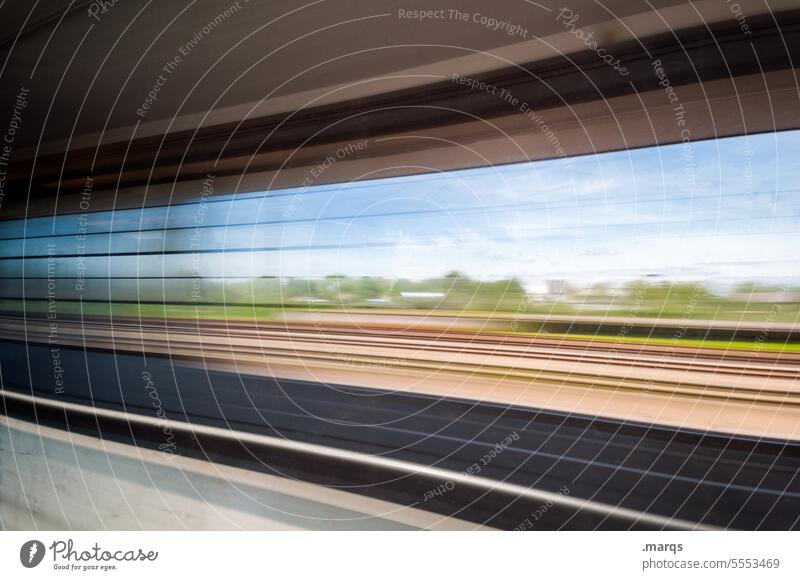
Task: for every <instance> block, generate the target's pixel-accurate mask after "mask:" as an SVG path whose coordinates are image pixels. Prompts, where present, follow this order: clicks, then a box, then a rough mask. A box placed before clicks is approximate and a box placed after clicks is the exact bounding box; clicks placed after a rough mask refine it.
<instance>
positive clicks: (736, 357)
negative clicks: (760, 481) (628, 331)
mask: <svg viewBox="0 0 800 580" xmlns="http://www.w3.org/2000/svg"><path fill="white" fill-rule="evenodd" d="M0 339H3V340H25V341H29V342H34V343H40V344H45V343H47V344H60V345H62V346H78V347H84V346H85V347H87V348H90V349H95V350H115V351H121V352H152V353H159V354H164V355H170V356H175V357H182V358H195V359H202V360H204V361H215V362H218V363H220V364H224V363H225V362H231V361H237V362H242V363H249V364H255V365H258V364H262V365H264V366H265V367H268V366H270V365H271V364H274V363H276V362H278V361H287V360H292V361H295V362H299V363H304V364H309V365H329V366H330V365H334V366H343V365H344V366H347V367H350V368H352V367H357V366H361V367H362V370H368V369H376V368H380V369H384V370H387V369H395V370H402V371H405V372H411V371H413V372H418V373H423V374H424V373H427V374H431V375H438V374H442V373H455V374H461V375H468V376H473V377H492V378H500V379H510V380H519V381H533V382H536V383H539V384H549V385H553V386H570V387H579V388H593V389H608V390H618V391H629V392H640V393H648V394H660V395H666V396H681V397H694V398H702V399H715V400H725V401H740V402H747V403H759V404H770V405H780V406H786V405H789V406H800V382H799V381H798V379H800V357H798V356H796V355H793V354H789V353H787V354H784V353H774V352H770V353H765V352H763V351H762V352H753V353H749V352H744V353H742V352H737V353H731V352H730V351H725V350H717V351H715V349H694V348H674V349H664V348H658V347H656V348H653V347H651V346H650V345H640V346H639V345H637V348H630V347H631V346H632V345H624V346H625V347H626V348H619V347H620V345H617V344H608V343H603V342H594V343H593V342H591V341H586V340H577V341H576V340H554V339H539V338H525V337H507V336H494V335H486V334H480V333H463V332H461V333H451V332H441V331H439V332H435V331H430V330H425V331H418V330H409V331H397V330H394V331H389V330H387V329H385V328H358V329H354V328H341V327H336V326H326V327H319V326H309V325H302V324H301V325H291V326H289V325H286V324H258V325H253V324H242V323H227V322H224V323H223V322H212V321H202V322H198V321H181V320H169V321H163V320H161V321H159V320H154V319H149V320H147V319H146V320H142V321H141V322H140V321H138V320H137V321H132V320H126V319H115V320H114V321H113V323H112V322H111V321H110V320H107V319H103V320H97V319H87V320H83V321H81V320H78V319H59V321H58V324H57V326H56V327H55V330H53V327H51V326H50V323H49V322H48V321H47V320H46V319H41V318H28V319H27V320H25V319H21V318H12V317H5V318H3V319H2V320H1V321H0Z"/></svg>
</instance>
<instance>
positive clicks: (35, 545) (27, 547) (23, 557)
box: [19, 540, 44, 568]
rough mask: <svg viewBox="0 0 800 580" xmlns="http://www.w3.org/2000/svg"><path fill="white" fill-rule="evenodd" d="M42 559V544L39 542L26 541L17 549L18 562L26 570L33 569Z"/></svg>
mask: <svg viewBox="0 0 800 580" xmlns="http://www.w3.org/2000/svg"><path fill="white" fill-rule="evenodd" d="M43 558H44V544H43V543H41V542H40V541H39V540H28V541H27V542H25V543H24V544H22V547H21V548H20V549H19V561H20V562H22V565H23V566H25V567H26V568H35V567H36V566H38V565H39V563H40V562H41V561H42V559H43Z"/></svg>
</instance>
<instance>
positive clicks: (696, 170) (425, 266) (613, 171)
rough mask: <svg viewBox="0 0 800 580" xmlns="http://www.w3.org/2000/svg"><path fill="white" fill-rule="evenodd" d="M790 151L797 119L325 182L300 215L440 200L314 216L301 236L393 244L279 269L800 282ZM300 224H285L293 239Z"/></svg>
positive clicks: (291, 255) (293, 259)
mask: <svg viewBox="0 0 800 580" xmlns="http://www.w3.org/2000/svg"><path fill="white" fill-rule="evenodd" d="M798 159H800V132H796V131H795V132H784V133H777V134H764V135H758V136H751V137H737V138H730V139H720V140H716V141H713V140H712V141H704V142H698V143H693V144H691V145H688V146H684V145H671V146H665V147H654V148H647V149H638V150H632V151H624V152H616V153H608V154H602V155H595V156H585V157H581V158H574V159H571V160H567V161H564V160H554V161H543V162H534V163H526V164H516V165H509V166H502V167H491V168H481V169H475V170H466V171H456V172H450V173H447V174H437V175H425V176H417V177H406V178H393V179H386V180H378V181H372V182H366V183H365V182H362V183H357V184H353V185H345V186H337V187H326V188H320V193H316V192H315V193H313V194H309V195H306V196H304V197H303V198H301V200H300V203H299V204H298V207H297V209H296V211H295V213H294V215H296V216H299V215H308V217H312V216H314V215H318V216H331V215H339V216H346V215H361V216H364V215H369V214H379V213H386V212H392V211H409V212H413V211H420V212H421V211H432V212H435V211H439V210H441V213H430V214H422V213H419V214H411V215H402V216H389V217H373V218H366V219H365V218H361V219H343V220H342V221H341V224H339V226H338V229H337V226H336V225H335V223H334V224H331V223H327V222H326V223H318V224H316V227H314V228H313V234H312V235H311V237H310V238H309V239H312V240H315V241H318V242H319V243H320V244H321V243H334V244H335V243H336V240H341V242H342V243H343V244H346V243H349V242H353V243H357V242H358V241H359V240H363V241H371V242H377V243H391V244H393V245H392V246H391V247H386V248H384V247H379V248H369V249H364V250H352V249H346V250H338V251H337V250H313V251H309V252H305V251H293V252H286V253H284V254H282V256H281V260H280V267H279V269H280V272H281V273H282V274H284V275H294V276H305V275H309V276H313V275H319V274H321V273H323V272H324V273H331V272H333V271H336V272H340V273H344V274H349V275H381V276H388V277H411V278H420V277H426V276H434V275H441V274H442V273H444V272H447V271H450V270H460V271H464V272H466V273H468V274H470V275H472V276H475V277H477V278H483V279H495V278H505V277H511V276H514V277H517V278H519V279H521V280H523V281H524V283H525V284H526V285H528V286H531V287H535V286H536V285H537V284H541V283H543V282H544V280H547V279H553V278H564V279H568V280H571V281H573V282H575V283H577V284H590V283H593V282H597V281H609V282H612V283H615V282H623V281H625V280H629V279H633V278H638V277H642V276H645V275H658V276H662V277H663V278H665V279H668V280H707V281H708V282H709V283H710V284H712V285H719V286H725V285H728V284H732V283H735V282H737V281H741V280H745V279H761V280H765V281H773V282H782V283H791V284H797V283H798V282H800V259H798V255H797V248H800V243H799V242H800V179H799V178H800V170H799V169H798V163H797V160H798ZM309 191H313V190H309ZM317 195H319V198H320V199H312V198H314V197H316V196H317ZM465 208H468V209H465ZM297 227H298V226H296V225H294V224H287V225H285V226H284V239H285V240H286V241H287V243H292V242H293V241H295V237H294V233H295V232H296V231H298V230H297V229H296V228H297ZM302 235H303V236H308V232H307V231H305V232H304V233H303V234H302Z"/></svg>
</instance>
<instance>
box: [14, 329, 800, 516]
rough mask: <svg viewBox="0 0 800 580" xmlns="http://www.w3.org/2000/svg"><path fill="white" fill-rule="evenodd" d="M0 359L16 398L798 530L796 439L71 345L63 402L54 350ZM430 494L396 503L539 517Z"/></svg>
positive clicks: (244, 460)
mask: <svg viewBox="0 0 800 580" xmlns="http://www.w3.org/2000/svg"><path fill="white" fill-rule="evenodd" d="M0 349H1V351H0V352H2V354H1V355H0V362H1V363H2V379H3V387H4V388H6V389H9V390H18V391H21V392H26V393H30V392H31V391H30V388H29V387H28V385H34V386H35V391H34V394H37V395H42V396H47V397H51V398H55V399H58V400H65V401H73V402H80V403H83V404H86V403H87V402H91V401H94V404H95V405H96V406H98V407H106V408H111V409H118V410H119V409H123V408H124V409H125V410H127V411H128V412H129V413H139V414H144V415H149V416H151V417H154V416H155V413H156V409H157V405H158V403H159V402H160V405H161V407H162V408H163V410H164V412H165V413H166V417H167V418H168V419H172V420H179V421H191V422H194V423H205V424H210V425H217V426H220V425H222V426H225V425H226V423H227V425H228V426H229V427H230V428H232V429H236V430H241V431H252V432H257V433H262V434H265V435H278V436H282V437H286V438H289V439H292V440H296V441H306V442H312V443H318V444H322V445H326V446H332V447H340V448H346V449H350V450H354V451H361V452H366V453H370V454H381V455H385V456H387V457H391V458H395V459H402V460H406V461H411V462H414V463H417V464H423V465H431V466H436V467H440V468H445V469H450V470H453V471H456V472H461V471H463V470H465V469H467V468H468V467H469V466H471V465H472V464H473V463H475V462H477V463H478V465H479V466H480V467H481V472H480V474H479V475H481V476H485V477H490V478H494V479H498V480H506V481H509V482H513V483H517V484H521V485H524V486H526V487H535V488H539V489H544V490H549V491H554V492H557V491H558V490H560V489H564V486H566V489H568V490H569V494H570V496H572V497H578V498H586V499H588V498H591V499H593V500H596V501H600V502H603V503H606V504H611V505H619V506H624V507H626V508H630V509H633V510H637V511H644V512H649V513H653V514H661V515H665V516H669V517H676V518H681V519H685V520H690V521H694V522H702V523H704V524H709V525H713V526H719V527H732V528H741V529H756V528H758V529H796V528H798V527H800V481H798V470H799V469H800V443H797V442H794V443H787V442H781V441H772V440H769V441H767V440H761V441H757V440H754V439H749V438H744V437H733V436H729V435H724V434H719V433H707V434H704V433H693V432H687V431H679V430H675V429H672V428H666V427H660V426H648V425H642V424H634V423H624V422H620V421H616V420H607V419H598V418H591V417H584V416H568V415H565V414H563V413H557V412H551V411H543V410H537V409H527V408H518V407H508V406H501V405H496V404H491V405H489V404H480V403H475V402H470V401H462V400H453V399H436V398H434V397H427V396H420V395H408V394H401V393H391V392H388V391H379V390H374V389H361V388H350V387H344V386H340V385H323V384H319V383H311V382H305V381H296V380H284V379H277V380H276V379H270V378H264V377H254V376H248V375H238V374H236V373H235V372H222V371H217V370H214V371H206V370H205V369H203V368H202V362H201V361H199V360H198V361H192V362H191V363H188V362H187V361H182V360H178V359H175V360H174V361H170V359H168V358H164V357H157V356H152V355H150V356H148V357H147V359H146V361H145V360H144V358H143V357H142V356H141V355H135V354H117V355H116V356H113V355H112V354H111V353H107V352H95V351H87V352H84V351H83V350H80V349H68V348H63V347H62V348H60V351H59V354H60V361H61V367H63V369H64V380H65V383H64V392H63V394H57V391H56V385H55V377H54V372H53V357H52V354H51V351H50V348H49V347H47V346H42V345H28V346H27V347H26V345H25V344H22V343H12V342H3V343H0ZM26 349H27V352H26ZM28 360H30V361H32V364H31V365H30V368H29V365H28ZM29 372H30V376H29ZM145 373H149V375H145ZM148 376H149V377H150V381H152V383H150V382H148V380H147V377H148ZM150 384H152V387H149V388H148V385H150ZM156 396H157V398H158V401H155V399H154V398H153V397H156ZM9 414H13V412H12V411H11V410H9ZM512 434H516V435H518V437H519V439H518V440H514V441H512V443H511V445H510V446H508V448H506V449H504V450H502V451H501V452H500V453H498V454H497V455H496V457H494V458H492V459H490V460H489V461H488V464H486V465H484V463H483V462H482V461H481V458H483V457H484V456H485V455H486V454H487V453H489V452H490V450H492V449H493V448H495V445H496V444H497V443H499V442H501V441H504V440H506V438H507V437H509V436H512ZM177 452H178V453H180V452H181V450H180V449H178V451H177ZM226 453H227V454H228V455H229V457H228V459H231V461H228V462H231V463H233V464H238V465H242V466H245V467H249V468H251V469H261V470H266V471H269V467H268V466H265V465H263V464H259V462H257V461H254V460H253V461H251V463H253V464H252V465H251V464H248V461H249V459H250V460H252V458H249V456H248V453H247V452H246V451H245V450H240V451H239V452H237V451H236V450H228V451H227V452H226ZM219 455H220V451H219V450H215V451H213V452H209V456H212V457H219ZM230 456H232V457H230ZM294 468H295V470H294V472H293V475H297V476H299V477H302V471H303V469H304V468H298V467H297V466H294ZM311 468H313V466H312V467H311ZM285 471H286V470H284V472H285ZM327 482H328V483H329V484H334V485H337V486H344V487H347V485H348V483H351V484H352V482H347V481H342V476H341V474H338V475H337V476H336V477H333V476H331V478H330V479H329V480H328V481H327ZM375 483H378V484H380V482H379V481H373V482H372V484H373V485H374V484H375ZM354 491H357V492H363V493H368V494H370V495H371V494H372V493H371V492H370V491H369V490H362V489H358V488H356V489H354ZM423 495H424V492H423V493H421V490H420V489H413V486H409V489H408V490H407V492H406V497H404V498H399V497H398V496H397V493H396V492H395V495H393V496H392V499H393V500H394V501H401V503H405V504H407V505H412V504H419V505H418V506H417V507H422V508H424V509H433V510H434V511H439V512H447V513H451V514H453V515H457V516H458V517H462V518H465V519H471V520H473V521H480V522H481V523H487V524H488V525H494V526H497V527H504V528H513V527H515V523H514V522H517V523H521V522H522V521H523V520H524V519H525V518H527V517H529V516H530V515H531V514H530V513H529V510H530V508H529V507H527V506H523V505H521V504H520V505H504V506H501V507H500V508H499V509H497V510H496V511H497V514H495V516H496V517H491V514H490V516H489V517H487V516H486V513H485V511H484V512H482V513H471V511H470V509H471V508H470V505H468V504H469V503H470V501H468V500H465V499H464V498H463V497H461V496H460V495H459V494H458V493H452V492H451V493H449V494H445V496H444V497H442V498H437V502H438V504H439V505H438V506H434V503H433V502H431V503H430V504H428V503H426V502H424V501H423ZM442 502H444V503H445V504H446V505H445V507H444V508H443V507H442V505H441V504H442ZM501 512H502V513H501ZM558 517H559V515H558V514H557V513H556V512H555V511H553V513H552V514H549V515H546V516H545V517H544V518H542V522H541V523H540V522H537V525H541V527H545V528H558V527H562V526H566V527H571V526H569V525H568V524H569V522H566V521H560V520H557V519H554V518H558ZM546 518H551V519H550V521H545V520H546ZM573 524H575V522H573ZM593 525H594V524H593ZM578 527H580V525H578Z"/></svg>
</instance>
